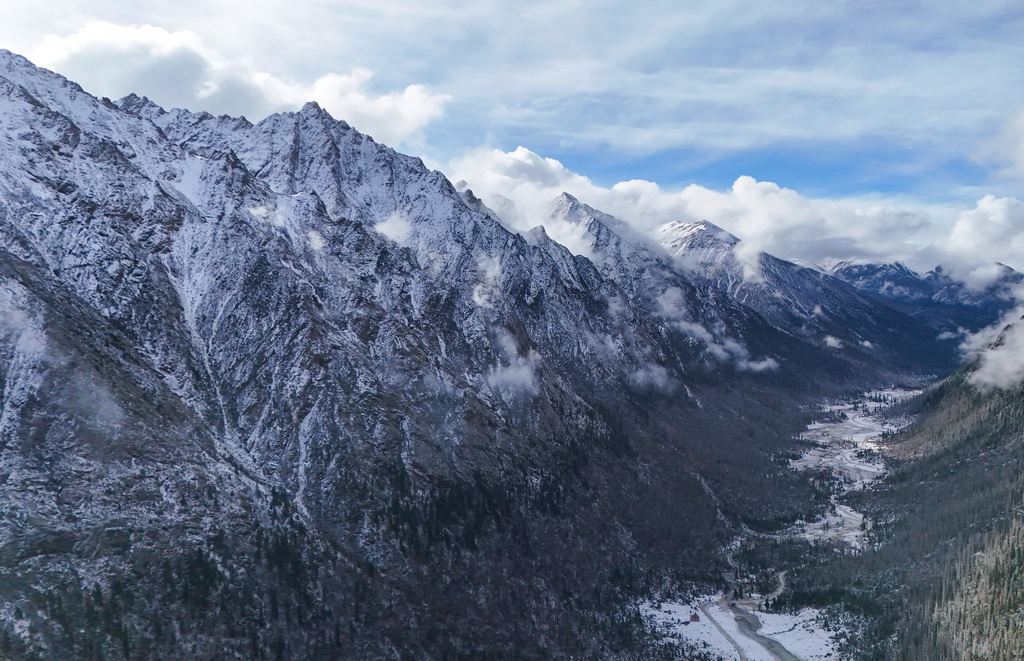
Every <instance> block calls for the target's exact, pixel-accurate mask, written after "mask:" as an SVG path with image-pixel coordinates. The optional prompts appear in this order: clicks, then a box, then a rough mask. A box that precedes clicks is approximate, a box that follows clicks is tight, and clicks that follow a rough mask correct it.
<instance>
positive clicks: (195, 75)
mask: <svg viewBox="0 0 1024 661" xmlns="http://www.w3.org/2000/svg"><path fill="white" fill-rule="evenodd" d="M28 56H29V59H31V60H32V61H33V62H35V63H36V64H38V65H40V66H44V67H47V68H51V69H54V70H56V71H59V72H60V73H61V74H63V75H64V76H67V77H68V78H70V79H72V80H74V81H75V82H78V83H80V84H81V85H82V86H83V87H84V88H85V89H86V90H88V91H89V92H92V93H94V94H99V95H106V96H109V97H112V98H118V97H120V96H124V95H126V94H128V93H130V92H137V93H139V94H145V95H147V96H148V97H150V98H151V99H152V100H153V101H154V102H156V103H157V104H159V105H162V106H165V107H182V108H188V109H190V110H206V111H208V112H212V113H214V114H228V115H246V116H247V117H249V118H250V119H252V120H254V121H258V120H260V119H262V118H263V117H265V116H266V115H269V114H271V113H273V112H280V111H285V110H296V109H298V108H299V107H301V106H302V104H303V103H305V102H307V101H316V102H318V103H319V104H320V105H321V107H323V108H325V109H326V110H327V111H328V112H330V113H331V114H332V115H334V116H335V117H337V118H339V119H344V120H346V121H348V122H349V123H351V124H352V125H353V126H355V127H356V128H358V129H359V130H361V131H363V132H366V133H369V134H371V135H373V136H374V137H375V138H377V139H379V140H381V141H383V142H385V143H388V144H393V145H400V144H402V143H415V142H417V141H418V140H422V131H423V129H424V127H425V126H427V124H429V123H430V122H432V121H434V120H436V119H437V118H439V117H441V116H442V114H443V113H444V106H445V103H446V102H447V101H448V97H447V96H446V95H443V94H436V93H434V92H431V91H430V90H429V89H428V88H427V87H425V86H423V85H408V86H406V87H405V88H404V89H402V90H400V91H392V92H386V93H374V92H373V91H372V90H371V85H370V80H371V78H372V77H373V74H372V73H371V71H370V70H368V69H366V68H362V67H356V68H353V69H351V70H350V71H348V72H347V73H326V74H323V75H321V76H319V77H317V78H316V79H315V80H313V81H312V82H311V83H307V82H299V81H296V80H293V79H289V78H283V77H279V76H275V75H273V74H271V73H268V72H266V71H261V70H259V69H257V68H255V67H253V66H252V65H251V64H249V63H247V62H244V61H233V60H229V59H227V58H225V57H223V56H222V55H220V54H219V53H218V52H216V51H215V50H214V49H212V48H210V47H209V46H207V45H206V44H205V43H204V42H203V40H202V39H200V37H199V36H198V35H196V33H194V32H191V31H188V30H178V31H173V32H172V31H169V30H166V29H164V28H161V27H154V26H152V25H117V24H114V23H107V22H100V21H94V22H90V23H87V24H85V25H84V26H83V27H82V28H81V29H79V30H77V31H76V32H74V33H72V34H70V35H67V36H58V35H52V34H51V35H47V36H46V37H45V38H44V39H43V41H42V43H41V44H40V45H39V46H37V47H36V48H35V49H33V50H32V51H31V52H30V53H28Z"/></svg>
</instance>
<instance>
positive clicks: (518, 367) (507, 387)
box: [487, 331, 540, 395]
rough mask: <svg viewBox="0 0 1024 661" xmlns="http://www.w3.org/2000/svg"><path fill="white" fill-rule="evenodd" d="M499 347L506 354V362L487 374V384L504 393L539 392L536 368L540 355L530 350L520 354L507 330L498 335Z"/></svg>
mask: <svg viewBox="0 0 1024 661" xmlns="http://www.w3.org/2000/svg"><path fill="white" fill-rule="evenodd" d="M498 348H499V349H500V350H501V353H502V354H503V355H504V364H499V365H497V366H496V367H494V369H492V370H491V372H490V373H489V374H488V375H487V384H488V385H489V386H491V387H492V388H494V389H495V390H498V391H500V392H501V393H502V394H508V395H516V394H523V393H525V394H531V395H532V394H535V393H536V392H537V378H536V368H537V366H538V365H539V364H540V355H539V354H537V352H535V351H532V350H531V351H529V352H528V353H527V355H525V356H521V355H519V351H518V349H517V347H516V341H515V339H514V338H513V337H512V336H511V335H509V334H508V333H507V332H505V331H500V332H499V335H498Z"/></svg>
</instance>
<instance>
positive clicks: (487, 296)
mask: <svg viewBox="0 0 1024 661" xmlns="http://www.w3.org/2000/svg"><path fill="white" fill-rule="evenodd" d="M477 272H478V273H479V279H480V280H479V282H477V284H476V285H474V286H473V294H472V296H473V302H474V303H475V304H476V305H477V306H478V307H481V308H486V309H491V308H493V307H494V301H495V300H496V299H498V298H500V297H501V289H500V288H499V287H498V281H499V280H500V278H501V261H500V260H498V259H497V258H496V257H481V258H480V259H478V260H477Z"/></svg>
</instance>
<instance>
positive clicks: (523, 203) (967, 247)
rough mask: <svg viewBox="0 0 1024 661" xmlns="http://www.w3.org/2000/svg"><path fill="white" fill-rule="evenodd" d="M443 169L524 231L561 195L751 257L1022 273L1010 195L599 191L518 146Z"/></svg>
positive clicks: (760, 188) (972, 280) (757, 188)
mask: <svg viewBox="0 0 1024 661" xmlns="http://www.w3.org/2000/svg"><path fill="white" fill-rule="evenodd" d="M447 169H448V171H449V173H450V175H451V177H452V179H453V180H464V181H465V182H466V183H467V185H468V186H469V187H470V188H472V189H473V191H474V193H476V195H478V196H479V197H480V198H481V199H482V200H483V201H484V203H485V204H487V205H488V206H490V207H491V208H493V209H494V210H495V211H496V212H497V213H498V214H500V215H501V216H502V217H503V218H504V219H505V220H506V221H507V222H509V224H510V225H512V226H513V227H515V228H516V229H519V230H521V231H524V230H527V229H529V228H531V227H533V226H536V225H539V224H542V223H543V222H544V219H545V216H546V210H547V208H548V207H549V206H550V204H551V201H552V200H553V199H554V198H555V197H556V196H557V195H559V194H560V193H561V192H563V191H566V192H568V193H570V194H572V195H574V196H575V197H577V198H579V199H580V200H581V201H583V202H585V203H586V204H589V205H591V206H593V207H595V208H597V209H600V210H602V211H605V212H607V213H610V214H612V215H614V216H617V217H619V218H622V219H623V220H625V221H627V222H629V223H630V224H631V225H632V226H633V227H634V228H636V229H638V230H640V231H644V232H649V231H650V230H651V229H653V228H654V227H656V226H658V225H660V224H663V223H666V222H671V221H690V222H692V221H699V220H709V221H711V222H713V223H715V224H716V225H720V226H721V227H723V228H725V229H726V230H728V231H730V232H732V233H733V234H735V235H737V236H738V237H740V239H742V240H743V244H741V246H742V253H743V254H745V255H748V256H749V255H750V254H756V252H757V251H761V250H763V251H767V252H770V253H772V254H774V255H777V256H779V257H782V258H785V259H793V260H796V261H798V262H802V263H810V264H824V263H828V262H830V261H836V260H844V259H865V260H873V261H887V260H892V259H899V260H901V261H904V262H906V263H907V264H909V265H911V266H912V267H914V268H918V269H922V270H927V269H929V268H931V267H933V266H935V265H937V264H942V265H943V266H945V267H946V269H947V271H948V272H949V273H950V274H951V275H953V276H954V277H957V278H959V279H962V280H964V281H966V282H967V283H968V284H969V285H971V286H974V287H981V286H984V285H985V284H987V283H988V282H990V281H991V279H992V278H994V277H995V276H996V275H997V270H996V269H995V267H994V266H993V262H995V261H999V262H1002V263H1004V264H1007V265H1009V266H1011V267H1014V268H1018V269H1020V268H1024V233H1022V232H1020V231H1019V229H1018V228H1021V227H1024V203H1022V202H1021V201H1020V200H1017V199H1015V198H1009V197H1003V198H996V197H993V196H985V197H983V198H982V199H980V200H979V201H978V202H977V204H976V205H975V206H974V207H973V208H966V209H959V210H958V209H955V208H949V207H927V206H924V205H916V206H915V205H911V204H905V203H904V204H901V203H899V202H898V201H893V200H885V199H882V198H848V199H840V200H829V199H816V198H810V197H806V196H803V195H801V194H799V193H798V192H796V191H794V190H792V189H788V188H783V187H780V186H778V185H777V184H775V183H772V182H769V181H758V180H756V179H754V178H752V177H748V176H741V177H739V178H737V179H736V181H735V182H734V183H733V185H732V187H731V188H730V189H728V190H726V191H716V190H712V189H709V188H706V187H703V186H698V185H690V186H687V187H685V188H683V189H682V190H679V191H668V190H665V189H663V188H661V187H660V186H659V185H658V184H656V183H654V182H650V181H643V180H630V181H622V182H619V183H617V184H614V185H613V186H611V187H604V186H599V185H597V184H595V183H593V182H592V181H591V180H590V179H588V178H587V177H585V176H583V175H581V174H578V173H576V172H573V171H571V170H569V169H568V168H566V167H565V166H564V165H562V164H561V163H560V162H558V161H557V160H555V159H551V158H544V157H542V156H539V155H538V154H535V153H533V152H532V151H530V150H529V149H526V148H525V147H519V148H517V149H515V150H513V151H510V152H503V151H501V150H495V149H485V150H477V151H474V152H471V153H469V154H467V155H466V156H464V157H462V158H459V159H455V160H453V161H452V162H451V163H450V164H449V166H448V168H447ZM554 229H555V230H556V231H555V232H554V233H553V234H552V236H554V234H557V228H554ZM738 256H741V257H742V255H738Z"/></svg>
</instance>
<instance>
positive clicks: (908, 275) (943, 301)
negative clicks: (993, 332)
mask: <svg viewBox="0 0 1024 661" xmlns="http://www.w3.org/2000/svg"><path fill="white" fill-rule="evenodd" d="M995 266H996V267H997V268H998V270H999V272H998V276H997V277H996V278H995V279H994V281H993V282H992V283H991V284H989V285H988V286H986V287H984V288H983V289H979V290H974V289H971V288H969V287H968V286H967V285H966V284H964V283H963V282H961V281H959V280H955V279H953V278H951V277H950V276H949V274H948V273H946V272H945V270H944V269H943V268H942V267H941V266H939V267H936V268H934V269H932V270H930V271H928V272H927V273H924V274H923V275H922V274H920V273H917V272H916V271H914V270H912V269H910V268H908V267H907V266H906V265H904V264H902V263H900V262H885V263H871V262H855V261H843V262H837V263H835V264H831V265H829V266H828V268H826V269H825V270H826V272H828V273H830V274H831V275H834V276H835V277H837V278H839V279H841V280H844V281H846V282H848V283H850V284H851V285H853V286H854V287H856V288H858V289H860V290H862V291H863V292H865V293H866V294H869V295H871V296H872V297H874V298H876V299H877V300H881V301H885V302H886V303H888V304H890V305H892V306H893V307H895V308H896V309H898V310H900V311H902V312H906V313H908V314H910V315H913V316H915V317H917V318H919V319H921V320H922V321H924V322H925V323H928V324H929V325H931V326H933V327H934V328H937V329H940V330H942V331H948V332H957V331H958V330H959V329H960V328H965V329H968V330H971V331H977V330H980V329H981V328H983V327H985V326H988V325H989V324H992V323H994V322H995V321H996V320H997V319H999V317H1000V316H1001V315H1002V314H1003V313H1005V312H1007V311H1008V310H1010V309H1011V308H1012V307H1013V305H1014V300H1015V292H1016V290H1019V289H1020V287H1021V285H1022V284H1024V275H1022V274H1020V273H1018V272H1017V271H1015V270H1013V269H1012V268H1010V267H1008V266H1005V265H1003V264H996V265H995Z"/></svg>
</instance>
